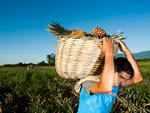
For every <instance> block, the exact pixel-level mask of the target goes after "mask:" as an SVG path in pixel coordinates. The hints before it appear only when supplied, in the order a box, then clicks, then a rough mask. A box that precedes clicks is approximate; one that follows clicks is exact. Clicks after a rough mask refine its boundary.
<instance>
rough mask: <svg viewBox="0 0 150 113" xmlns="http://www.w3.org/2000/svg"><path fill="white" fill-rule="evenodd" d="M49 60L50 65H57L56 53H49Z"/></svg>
mask: <svg viewBox="0 0 150 113" xmlns="http://www.w3.org/2000/svg"><path fill="white" fill-rule="evenodd" d="M47 62H48V65H50V66H55V54H54V53H51V54H50V55H47Z"/></svg>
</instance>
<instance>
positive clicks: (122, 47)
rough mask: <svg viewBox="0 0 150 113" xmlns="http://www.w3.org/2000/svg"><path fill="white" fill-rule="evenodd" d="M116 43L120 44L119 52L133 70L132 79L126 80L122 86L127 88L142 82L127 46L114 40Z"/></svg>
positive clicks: (138, 69) (137, 67) (139, 72)
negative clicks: (124, 56)
mask: <svg viewBox="0 0 150 113" xmlns="http://www.w3.org/2000/svg"><path fill="white" fill-rule="evenodd" d="M116 42H118V43H119V44H120V50H121V51H122V52H124V54H125V55H126V57H127V60H128V61H129V62H130V64H131V66H132V68H133V71H134V72H133V74H134V75H133V78H132V79H130V80H127V81H126V82H125V83H124V84H122V86H123V87H128V86H132V85H134V84H136V83H139V82H141V81H142V80H143V77H142V74H141V71H140V68H139V66H138V64H137V63H136V61H135V59H134V57H133V55H132V53H131V52H130V50H129V49H128V48H127V46H126V45H125V44H124V42H123V41H121V40H116Z"/></svg>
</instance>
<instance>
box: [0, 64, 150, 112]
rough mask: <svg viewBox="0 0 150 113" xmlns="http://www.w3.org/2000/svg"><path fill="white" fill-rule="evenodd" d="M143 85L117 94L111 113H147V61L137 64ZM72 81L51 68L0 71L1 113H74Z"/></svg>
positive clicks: (75, 99) (149, 68)
mask: <svg viewBox="0 0 150 113" xmlns="http://www.w3.org/2000/svg"><path fill="white" fill-rule="evenodd" d="M138 64H139V66H140V69H141V71H142V74H143V77H144V81H143V82H141V83H140V84H137V85H135V86H132V87H129V88H126V89H125V88H124V89H121V90H120V93H119V96H118V98H117V100H116V101H115V103H114V106H113V109H112V113H150V61H139V62H138ZM75 82H76V81H75V80H67V79H63V78H61V77H59V76H58V74H57V73H56V70H55V68H54V67H36V68H35V69H34V70H30V71H27V69H26V67H11V68H10V67H0V102H1V103H2V109H3V112H4V113H76V111H77V108H78V99H79V94H77V93H76V92H75V90H74V85H75Z"/></svg>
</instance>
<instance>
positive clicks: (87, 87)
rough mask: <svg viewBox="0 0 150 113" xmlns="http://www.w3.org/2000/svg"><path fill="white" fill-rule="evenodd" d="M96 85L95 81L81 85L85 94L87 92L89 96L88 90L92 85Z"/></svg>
mask: <svg viewBox="0 0 150 113" xmlns="http://www.w3.org/2000/svg"><path fill="white" fill-rule="evenodd" d="M94 83H96V82H95V81H90V80H88V81H85V82H83V83H82V88H83V89H84V91H85V92H87V93H88V94H91V92H90V89H91V87H92V85H93V84H94Z"/></svg>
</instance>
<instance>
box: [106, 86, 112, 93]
mask: <svg viewBox="0 0 150 113" xmlns="http://www.w3.org/2000/svg"><path fill="white" fill-rule="evenodd" d="M111 91H112V87H105V88H104V92H111Z"/></svg>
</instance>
